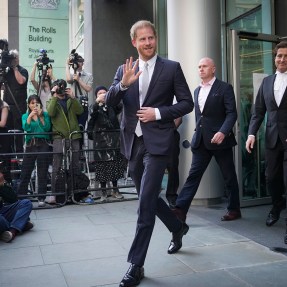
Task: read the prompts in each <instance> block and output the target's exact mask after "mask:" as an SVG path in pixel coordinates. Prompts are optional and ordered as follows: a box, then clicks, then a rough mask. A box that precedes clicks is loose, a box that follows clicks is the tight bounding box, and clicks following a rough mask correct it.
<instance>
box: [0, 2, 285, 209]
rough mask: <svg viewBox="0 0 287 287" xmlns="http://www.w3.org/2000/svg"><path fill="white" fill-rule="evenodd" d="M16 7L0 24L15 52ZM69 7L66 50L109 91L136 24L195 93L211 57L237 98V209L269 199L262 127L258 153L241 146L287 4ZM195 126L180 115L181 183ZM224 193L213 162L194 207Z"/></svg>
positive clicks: (9, 7) (7, 5)
mask: <svg viewBox="0 0 287 287" xmlns="http://www.w3.org/2000/svg"><path fill="white" fill-rule="evenodd" d="M62 1H64V0H62ZM67 1H68V0H67ZM19 2H20V1H18V0H10V1H8V0H1V1H0V5H1V6H0V7H1V9H0V10H1V16H2V17H1V20H2V22H3V21H4V20H6V21H4V22H3V29H1V34H0V38H9V43H12V44H13V46H14V47H16V48H17V45H18V46H19V33H21V27H19V21H18V19H17V15H19ZM36 2H37V1H36ZM38 2H41V0H39V1H38ZM42 2H45V1H44V0H42ZM54 2H61V1H60V0H58V1H54ZM68 7H69V14H68V15H69V44H68V46H69V50H71V49H77V51H78V52H79V53H81V54H83V55H84V57H85V68H86V69H87V70H88V71H90V72H92V73H93V76H94V85H95V86H96V85H105V86H109V85H110V84H111V82H112V80H113V77H114V74H115V71H116V68H117V67H118V66H119V65H120V64H122V63H124V62H125V59H126V58H128V57H130V56H136V51H135V49H134V48H133V46H132V45H131V40H130V36H129V29H130V27H131V25H132V24H133V23H134V22H136V21H137V20H140V19H147V20H150V21H152V22H154V23H155V25H156V28H157V31H158V36H159V37H158V54H159V55H161V56H164V57H168V58H169V59H172V60H176V61H179V62H180V63H181V65H182V68H183V71H184V74H185V76H186V79H187V82H188V84H189V86H190V89H191V91H192V92H193V91H194V89H195V88H196V87H197V86H198V84H199V78H198V73H197V64H198V61H199V59H200V58H202V57H204V56H209V57H211V58H213V59H214V60H215V63H216V67H217V74H216V76H217V77H218V78H220V79H222V80H225V81H228V82H230V83H231V84H232V85H233V86H234V89H235V93H236V101H237V108H238V121H237V124H236V126H235V127H234V130H235V134H236V138H237V142H238V146H237V147H236V148H235V149H234V158H235V163H236V167H237V173H238V179H239V184H240V192H241V200H242V205H243V206H244V205H254V204H261V203H262V204H263V203H267V202H269V201H270V198H269V194H268V191H267V190H266V188H265V180H264V141H263V137H264V128H262V129H261V130H260V132H259V133H258V138H257V139H258V140H257V147H256V152H255V153H254V154H253V155H252V156H248V155H247V154H246V152H245V140H246V136H247V135H246V133H247V127H248V122H249V118H250V108H251V105H252V103H253V101H254V98H255V96H256V90H257V88H258V85H259V84H260V81H261V80H262V77H263V76H265V75H268V74H272V73H273V72H274V65H273V62H274V61H273V55H272V49H273V47H274V45H275V44H276V43H277V42H278V41H280V40H282V39H284V37H285V36H287V23H286V21H287V19H286V17H285V14H286V13H285V12H286V11H287V1H285V0H137V1H134V0H70V1H68ZM17 13H18V14H17ZM3 19H4V20H3ZM5 34H6V35H5ZM11 48H12V46H11ZM20 52H21V51H20ZM63 65H64V63H63ZM90 101H91V102H92V101H93V97H91V98H90ZM194 127H195V120H194V114H193V113H191V114H189V115H187V116H185V117H184V119H183V124H182V125H181V127H180V133H181V143H185V144H184V145H181V154H180V175H181V185H182V184H183V182H184V180H185V178H186V176H187V174H188V171H189V168H190V163H191V158H192V154H191V151H190V148H189V142H190V140H191V137H192V134H193V131H194ZM223 194H224V185H223V180H222V178H221V173H220V172H219V169H218V167H217V165H216V163H215V162H214V161H213V162H211V165H210V166H209V168H208V170H207V171H206V173H205V175H204V177H203V180H202V183H201V185H200V187H199V190H198V193H197V195H196V198H195V201H194V204H196V203H198V204H211V203H213V202H217V201H218V200H220V198H221V197H222V195H223Z"/></svg>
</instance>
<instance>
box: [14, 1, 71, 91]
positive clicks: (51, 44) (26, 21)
mask: <svg viewBox="0 0 287 287" xmlns="http://www.w3.org/2000/svg"><path fill="white" fill-rule="evenodd" d="M68 15H69V1H68V0H54V1H53V0H29V1H19V53H20V60H21V62H20V65H21V66H23V67H25V68H26V69H27V70H28V71H29V75H30V73H31V70H32V67H33V64H34V63H35V61H36V59H37V58H38V57H39V55H41V53H40V50H42V49H43V50H46V52H47V57H48V58H49V59H50V60H54V62H51V65H52V67H53V72H54V75H55V77H56V78H58V79H62V78H65V63H66V59H67V57H68V55H69V19H68ZM37 77H38V75H37V74H36V80H37ZM32 93H35V90H34V88H33V86H32V85H31V84H30V81H29V85H28V95H30V94H32Z"/></svg>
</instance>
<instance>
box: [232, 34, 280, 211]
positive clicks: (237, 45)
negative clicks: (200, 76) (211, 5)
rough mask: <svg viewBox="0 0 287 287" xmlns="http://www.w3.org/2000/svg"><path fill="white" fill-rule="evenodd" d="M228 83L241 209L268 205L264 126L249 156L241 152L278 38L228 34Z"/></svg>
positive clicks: (245, 152) (272, 69) (243, 148)
mask: <svg viewBox="0 0 287 287" xmlns="http://www.w3.org/2000/svg"><path fill="white" fill-rule="evenodd" d="M229 40H230V41H228V42H229V43H230V46H231V47H230V48H229V51H230V55H229V61H230V63H231V65H230V66H229V67H228V69H229V72H228V73H229V79H231V81H232V84H233V87H234V91H235V95H236V101H237V110H238V121H237V125H236V127H235V132H236V136H237V142H238V145H237V147H236V149H235V164H236V167H237V173H238V179H239V187H240V198H241V205H242V206H250V205H259V204H265V203H270V202H271V199H270V195H269V193H268V190H267V189H266V184H265V175H264V173H265V152H264V151H265V146H264V144H265V129H264V126H265V125H264V123H263V124H262V126H261V128H260V130H259V131H258V133H257V135H256V146H255V147H254V149H253V152H252V153H251V154H249V153H248V152H247V151H246V149H245V142H246V139H247V136H248V134H247V133H248V126H249V121H250V116H251V108H252V105H253V103H254V101H255V98H256V95H257V91H258V89H259V86H260V84H261V82H262V80H263V78H264V77H266V76H268V75H271V74H273V73H274V71H275V66H274V56H273V52H272V51H273V48H274V46H275V45H276V43H278V41H279V38H278V37H276V36H274V35H273V36H271V35H264V34H259V33H249V32H241V31H236V30H230V34H229Z"/></svg>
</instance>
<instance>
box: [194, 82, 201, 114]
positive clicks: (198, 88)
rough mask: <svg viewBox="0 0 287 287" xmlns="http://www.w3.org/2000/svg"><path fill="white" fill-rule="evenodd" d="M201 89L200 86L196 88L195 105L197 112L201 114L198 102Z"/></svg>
mask: <svg viewBox="0 0 287 287" xmlns="http://www.w3.org/2000/svg"><path fill="white" fill-rule="evenodd" d="M199 91H200V86H199V87H197V88H196V89H195V90H194V107H195V114H201V111H200V108H199V104H198V95H199Z"/></svg>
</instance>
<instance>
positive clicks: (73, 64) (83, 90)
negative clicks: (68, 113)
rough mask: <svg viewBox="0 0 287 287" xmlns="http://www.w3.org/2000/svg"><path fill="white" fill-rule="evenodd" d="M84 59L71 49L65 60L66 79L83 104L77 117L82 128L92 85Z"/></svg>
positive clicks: (91, 78) (86, 114)
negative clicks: (81, 110) (81, 111)
mask: <svg viewBox="0 0 287 287" xmlns="http://www.w3.org/2000/svg"><path fill="white" fill-rule="evenodd" d="M84 61H85V60H84V59H83V57H82V56H80V55H78V54H77V53H75V52H74V50H73V51H72V53H71V55H70V56H69V58H68V59H67V62H66V80H67V82H68V83H69V84H71V85H72V88H73V91H74V95H75V96H76V97H77V98H79V99H80V101H81V103H82V105H83V106H84V113H83V114H82V115H81V117H79V119H78V120H79V124H80V125H81V126H82V127H83V129H85V126H86V122H87V119H88V98H89V97H88V95H89V92H90V91H91V90H92V86H93V76H92V74H90V73H87V72H86V71H85V70H84V69H83V66H84ZM70 68H72V69H73V73H71V71H70Z"/></svg>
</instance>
